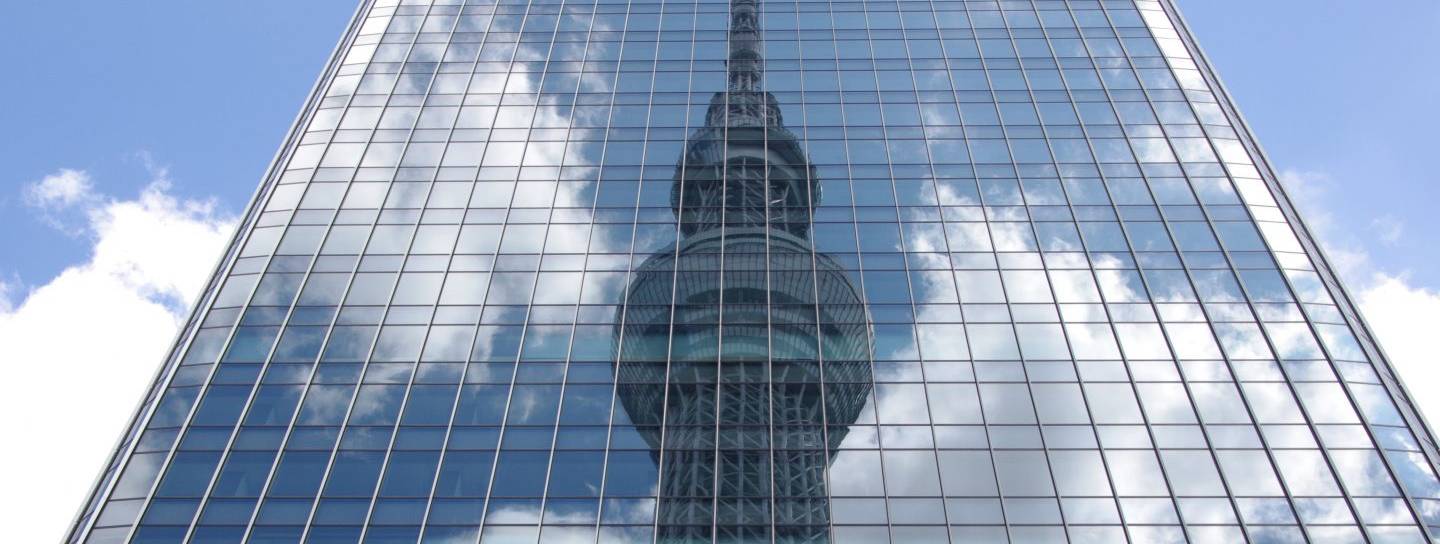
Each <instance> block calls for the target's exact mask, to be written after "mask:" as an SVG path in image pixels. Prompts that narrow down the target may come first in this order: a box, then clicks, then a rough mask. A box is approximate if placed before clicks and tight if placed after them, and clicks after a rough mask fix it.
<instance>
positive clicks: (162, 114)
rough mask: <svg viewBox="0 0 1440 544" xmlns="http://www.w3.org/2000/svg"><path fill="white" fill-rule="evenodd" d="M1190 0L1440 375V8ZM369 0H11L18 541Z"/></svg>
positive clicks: (1379, 296) (134, 394)
mask: <svg viewBox="0 0 1440 544" xmlns="http://www.w3.org/2000/svg"><path fill="white" fill-rule="evenodd" d="M1179 2H1180V3H1181V6H1182V8H1184V9H1185V10H1186V16H1187V18H1188V19H1189V21H1190V23H1191V25H1192V27H1193V29H1194V30H1195V32H1196V33H1197V34H1198V36H1199V38H1200V41H1201V43H1202V44H1204V47H1205V49H1206V51H1207V52H1208V53H1209V55H1210V57H1211V60H1212V61H1213V62H1214V64H1215V65H1216V66H1217V68H1218V70H1219V71H1220V74H1221V75H1222V77H1223V79H1224V80H1225V82H1226V83H1227V84H1228V86H1229V88H1230V90H1231V92H1232V93H1233V94H1234V96H1235V98H1236V99H1237V101H1238V102H1239V106H1240V108H1241V110H1242V111H1243V112H1244V113H1245V114H1246V116H1247V117H1248V118H1249V120H1250V122H1251V124H1252V128H1253V129H1254V130H1255V131H1256V132H1257V133H1258V136H1259V138H1260V141H1261V142H1262V143H1263V144H1264V146H1265V147H1266V149H1267V150H1268V151H1269V152H1270V156H1271V158H1272V159H1273V160H1274V161H1275V167H1276V168H1277V169H1279V170H1280V171H1282V172H1283V173H1284V175H1283V177H1284V178H1285V179H1286V182H1287V184H1289V185H1290V186H1291V188H1292V190H1293V194H1295V195H1297V200H1298V201H1299V202H1298V204H1299V205H1300V207H1301V208H1302V210H1303V211H1305V213H1306V216H1307V219H1308V220H1309V223H1310V225H1311V226H1312V227H1313V228H1314V229H1315V230H1316V231H1317V233H1318V234H1319V237H1320V238H1321V239H1322V241H1323V242H1324V244H1325V246H1326V247H1327V250H1328V251H1329V253H1330V255H1331V257H1332V258H1333V259H1334V260H1335V261H1336V263H1337V265H1338V266H1339V268H1340V269H1341V274H1342V276H1344V277H1345V279H1346V281H1347V283H1349V285H1350V287H1351V291H1352V294H1353V295H1355V299H1356V300H1357V301H1358V302H1359V304H1360V305H1361V307H1362V311H1363V312H1364V313H1365V314H1366V316H1367V317H1368V319H1369V320H1370V322H1371V324H1372V325H1373V326H1374V329H1375V330H1376V332H1377V334H1378V335H1379V336H1380V339H1381V341H1382V342H1383V343H1384V345H1385V348H1386V349H1387V350H1388V351H1389V353H1390V354H1391V356H1392V359H1393V360H1394V361H1395V363H1396V365H1397V366H1398V367H1399V368H1400V371H1401V373H1402V376H1403V377H1404V378H1405V379H1406V380H1407V381H1408V382H1409V383H1410V385H1411V387H1412V389H1413V390H1422V389H1427V388H1428V387H1429V386H1430V385H1431V384H1433V383H1437V381H1440V370H1437V369H1436V366H1437V365H1434V364H1433V363H1434V359H1433V353H1434V351H1435V350H1434V349H1433V347H1431V346H1430V345H1427V344H1426V339H1428V337H1429V336H1431V335H1433V331H1434V323H1436V322H1437V321H1440V270H1437V269H1436V267H1435V266H1434V265H1435V263H1436V259H1437V249H1436V245H1435V244H1434V243H1432V242H1431V240H1432V239H1434V238H1436V235H1437V234H1440V214H1437V213H1434V212H1433V211H1432V210H1433V209H1434V208H1435V207H1436V203H1437V198H1436V197H1437V192H1440V179H1437V178H1440V176H1437V174H1436V173H1435V172H1436V167H1435V164H1434V158H1435V157H1436V156H1440V151H1437V150H1436V147H1437V145H1436V143H1435V142H1436V139H1437V138H1436V137H1435V136H1434V134H1433V133H1432V132H1433V130H1432V129H1433V127H1435V126H1440V104H1437V101H1436V100H1435V96H1436V93H1437V89H1440V71H1437V70H1435V60H1434V59H1436V58H1440V36H1437V35H1436V33H1435V32H1434V31H1433V29H1435V28H1437V27H1440V4H1436V3H1434V2H1433V1H1432V0H1387V1H1385V2H1382V3H1375V2H1355V1H1353V0H1344V1H1342V0H1304V1H1301V0H1261V1H1257V0H1179ZM354 5H355V0H246V1H245V2H196V1H193V0H145V1H143V2H102V1H98V0H77V1H69V2H10V3H8V5H7V6H6V8H5V14H4V16H3V17H0V66H4V67H5V72H4V81H5V82H4V83H3V84H0V102H3V103H4V104H6V106H5V107H4V108H0V127H4V128H5V130H3V131H0V164H4V165H5V166H6V168H5V170H4V172H3V173H0V233H3V234H0V364H4V363H31V364H11V365H9V367H7V372H8V374H7V379H6V381H5V383H6V384H8V385H9V386H10V387H7V388H6V389H5V390H3V391H0V427H3V428H5V429H7V433H9V434H10V435H11V436H14V435H16V434H19V435H21V436H22V438H21V439H19V441H20V442H23V443H27V444H33V445H36V446H35V447H27V448H0V481H4V482H6V485H7V487H8V488H10V489H9V491H10V492H9V493H4V494H0V516H6V517H5V518H0V527H5V529H0V535H4V536H3V537H0V540H5V541H12V542H39V541H54V540H56V539H57V538H58V537H59V535H60V533H61V532H62V531H63V527H64V524H65V523H66V522H67V521H68V519H69V517H70V516H71V515H72V514H73V511H74V508H75V507H76V505H77V502H78V501H79V500H80V497H81V496H83V494H84V492H85V491H86V489H87V488H88V486H89V484H90V481H91V479H92V478H93V476H94V471H95V470H96V469H98V467H99V466H100V465H101V464H102V463H103V461H104V457H105V455H106V453H107V452H106V450H107V449H108V448H109V447H110V446H111V444H112V443H113V440H114V437H115V436H116V434H117V433H118V432H119V429H120V428H121V427H122V426H123V424H124V421H125V418H126V417H127V416H128V415H129V414H130V412H131V410H132V407H133V405H134V403H135V402H136V400H137V399H138V396H139V394H140V391H142V390H143V388H144V387H145V384H146V383H148V381H149V379H150V376H151V373H152V372H153V371H154V368H155V367H156V365H157V364H158V362H159V361H160V359H161V357H163V355H164V352H165V349H166V347H167V346H168V345H169V344H170V342H171V336H172V335H173V330H174V327H175V323H176V321H177V320H178V319H181V318H182V317H183V315H182V314H183V313H184V311H183V308H184V307H185V306H186V304H187V303H188V301H189V300H191V299H192V298H193V296H194V293H195V291H197V290H198V289H199V287H200V285H201V283H202V282H203V281H204V279H205V277H206V275H207V274H208V273H209V270H210V267H211V265H212V264H213V263H214V260H215V259H216V255H218V251H219V250H220V248H221V246H223V243H224V241H225V240H226V239H228V236H229V233H230V229H231V226H232V225H233V221H234V217H235V216H236V215H237V214H238V213H239V212H240V211H241V208H242V207H243V206H244V205H245V203H246V201H247V199H248V198H249V196H250V195H251V193H252V192H253V191H254V189H255V186H256V184H257V183H258V181H259V179H260V176H261V175H262V174H263V172H264V169H265V167H266V165H267V164H268V162H269V160H270V158H271V156H272V155H273V154H274V152H275V149H276V146H278V145H279V144H280V142H281V139H282V138H283V136H284V133H285V130H286V129H287V128H288V127H289V124H290V121H291V120H292V119H293V117H294V115H295V113H296V111H297V109H298V108H299V106H300V104H301V102H302V101H303V99H304V97H305V93H306V92H308V90H309V88H310V86H311V84H312V82H313V81H314V78H315V76H316V74H317V73H318V72H319V70H320V68H321V66H322V64H323V63H324V61H325V59H326V57H327V55H328V54H329V52H330V50H331V48H332V47H333V46H334V44H335V41H336V38H337V37H338V35H339V33H340V32H341V30H342V28H343V27H344V25H345V23H346V21H347V20H348V18H349V17H350V15H351V13H352V10H353V8H354ZM76 335H84V341H80V342H77V341H75V338H76ZM34 363H39V364H34ZM37 384H39V385H37ZM61 384H63V386H61ZM60 391H63V393H59V392H60ZM77 399H79V400H77ZM1421 402H1422V403H1425V402H1431V403H1434V404H1432V405H1431V406H1428V407H1427V408H1428V410H1429V411H1430V412H1431V413H1432V414H1434V416H1433V417H1432V419H1440V396H1433V395H1432V396H1430V397H1428V398H1422V399H1421ZM10 516H14V517H13V518H12V517H10ZM20 520H23V521H20ZM16 531H19V532H20V533H18V534H17V533H16ZM27 531H29V532H27Z"/></svg>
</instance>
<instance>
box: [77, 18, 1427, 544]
mask: <svg viewBox="0 0 1440 544" xmlns="http://www.w3.org/2000/svg"><path fill="white" fill-rule="evenodd" d="M1437 459H1440V456H1437V450H1436V444H1435V439H1434V436H1433V435H1432V434H1431V433H1430V431H1429V430H1428V429H1427V428H1426V427H1425V425H1424V423H1423V422H1422V420H1421V418H1420V416H1419V414H1418V413H1417V412H1416V411H1415V409H1414V407H1413V403H1412V402H1411V399H1410V396H1409V394H1408V393H1407V392H1406V391H1405V390H1404V389H1403V388H1402V387H1401V385H1400V383H1399V381H1398V380H1397V379H1396V377H1395V375H1394V373H1393V371H1392V369H1391V368H1390V366H1389V365H1388V363H1387V362H1386V361H1385V359H1384V357H1383V355H1382V354H1381V353H1380V351H1379V349H1378V347H1377V346H1376V345H1375V342H1374V340H1373V338H1372V336H1371V334H1370V332H1369V331H1368V330H1367V329H1366V326H1365V325H1364V323H1363V322H1362V321H1361V320H1360V318H1359V316H1358V315H1357V314H1356V312H1355V307H1354V304H1353V303H1352V302H1351V300H1350V299H1349V298H1348V297H1347V295H1346V294H1345V293H1344V291H1343V290H1342V289H1341V288H1340V286H1339V284H1338V282H1337V280H1336V278H1335V275H1334V273H1333V271H1332V270H1331V268H1330V267H1329V266H1328V265H1327V264H1326V261H1325V259H1324V257H1323V256H1322V255H1321V254H1320V252H1319V251H1318V249H1317V248H1316V246H1315V243H1314V242H1313V240H1312V238H1311V237H1310V236H1309V235H1308V233H1307V232H1306V230H1305V228H1304V227H1303V225H1301V224H1300V222H1299V220H1298V218H1297V216H1296V214H1295V211H1294V209H1293V208H1292V206H1291V204H1290V203H1289V200H1288V199H1287V197H1286V195H1285V194H1284V192H1283V191H1282V190H1281V187H1280V185H1279V184H1278V182H1277V180H1276V176H1275V173H1274V171H1273V169H1272V168H1271V167H1270V166H1269V165H1268V164H1267V162H1266V160H1265V157H1264V156H1263V154H1261V153H1260V151H1259V148H1258V147H1257V146H1256V144H1255V142H1254V141H1253V138H1252V136H1251V135H1250V133H1249V132H1248V129H1247V128H1246V126H1245V124H1244V121H1243V119H1241V117H1240V116H1239V115H1238V113H1237V112H1236V110H1235V108H1234V105H1233V104H1232V103H1231V102H1230V100H1229V99H1228V97H1227V96H1226V94H1225V92H1224V90H1223V89H1222V88H1221V87H1220V85H1219V83H1218V81H1217V80H1216V78H1215V75H1214V73H1213V72H1212V71H1211V70H1210V69H1209V67H1208V65H1207V64H1206V62H1205V59H1204V57H1203V56H1202V55H1201V54H1200V51H1199V49H1198V48H1197V47H1196V45H1195V43H1194V41H1193V39H1192V38H1191V36H1190V35H1189V33H1188V31H1187V30H1186V28H1185V26H1184V24H1183V21H1182V20H1181V19H1180V15H1179V13H1178V12H1177V10H1176V8H1175V6H1174V5H1173V3H1172V2H1171V1H1170V0H920V1H911V0H899V1H888V2H885V1H863V2H859V1H855V2H852V1H842V0H831V1H818V2H812V1H805V0H801V1H773V0H729V1H726V0H699V1H671V0H659V1H644V0H633V1H628V2H627V1H622V0H573V1H572V0H367V1H365V2H362V5H361V6H360V7H359V9H358V11H357V13H356V16H355V18H354V21H353V23H352V24H351V26H350V27H349V29H348V31H347V32H346V34H345V36H344V37H343V39H342V40H341V42H340V45H339V46H338V47H337V49H336V52H335V54H334V55H333V58H332V60H331V62H330V63H329V65H328V66H327V67H326V69H325V72H324V74H323V75H322V77H321V79H320V81H319V83H318V84H317V86H316V90H315V91H314V93H313V94H312V96H311V97H310V99H309V101H308V102H307V103H306V104H305V106H304V109H303V111H302V113H301V115H300V117H299V118H298V119H297V121H296V124H295V126H294V128H293V129H292V131H291V132H290V135H289V137H288V139H287V140H286V142H285V143H284V144H283V146H282V148H281V151H280V153H279V154H278V155H277V158H276V160H275V162H274V164H273V165H272V167H271V170H270V173H269V175H268V177H267V178H266V179H265V180H264V181H263V183H262V185H261V188H260V190H259V192H258V194H257V196H256V197H255V200H254V202H253V204H252V205H251V206H250V208H249V209H248V212H247V214H246V215H245V217H244V221H243V223H242V226H241V228H240V229H239V232H238V234H237V235H236V237H235V239H234V241H233V242H232V244H231V247H230V249H229V252H228V253H227V255H226V256H225V257H224V259H223V260H222V262H221V263H220V264H219V266H218V268H217V270H216V272H215V274H214V277H213V279H212V280H211V282H210V284H209V285H208V287H207V290H206V292H205V294H204V295H203V296H202V297H201V299H200V302H199V303H198V304H197V306H196V309H195V311H194V313H193V315H192V317H191V318H190V320H189V321H188V322H187V323H186V324H185V326H184V328H183V329H182V332H181V334H180V336H179V337H178V340H177V341H176V345H175V347H174V349H173V351H172V353H171V354H170V356H169V358H168V359H167V360H166V361H165V363H164V364H163V366H162V369H161V370H160V371H159V373H158V375H157V377H156V379H155V382H154V385H153V387H152V388H151V390H150V391H149V392H148V394H147V396H146V397H145V400H144V402H143V403H142V404H141V407H140V408H139V409H138V410H137V412H136V414H135V416H134V419H133V422H132V423H131V426H130V428H129V429H128V430H127V431H126V434H125V435H124V437H123V438H122V439H121V440H120V442H119V444H118V445H117V447H116V450H115V453H114V455H113V457H112V458H111V461H110V464H109V465H108V466H107V467H106V468H105V470H104V472H103V474H102V475H101V476H100V477H99V478H98V479H97V482H96V486H95V489H94V491H93V492H92V495H91V496H90V497H89V499H88V501H87V502H86V503H85V505H84V507H83V508H82V509H81V512H80V513H79V515H78V516H77V518H76V521H75V523H74V526H73V528H72V529H71V536H70V538H69V542H71V543H75V544H81V543H84V544H119V543H127V542H133V543H145V544H159V543H182V542H188V543H195V544H221V543H227V544H229V543H241V542H246V543H255V544H281V543H286V544H291V543H301V542H306V543H323V544H341V543H344V544H358V543H384V544H392V543H407V544H417V543H425V544H460V543H466V544H476V543H480V542H483V543H486V544H490V543H504V544H510V543H527V544H535V543H546V544H552V543H566V544H569V543H588V544H601V543H644V542H658V543H700V542H715V543H751V542H772V543H821V542H835V543H876V542H896V543H912V542H913V543H938V542H953V543H957V544H958V543H987V544H988V543H1000V542H1014V543H1061V542H1074V543H1123V542H1132V543H1137V544H1141V543H1144V544H1149V543H1181V542H1191V543H1207V544H1208V543H1227V544H1228V543H1237V542H1252V543H1267V544H1268V543H1292V542H1293V543H1299V542H1316V543H1350V542H1355V543H1362V542H1372V543H1386V544H1388V543H1411V542H1415V543H1423V542H1430V541H1431V538H1433V537H1432V536H1429V535H1440V481H1437V478H1436V470H1435V467H1436V464H1435V463H1436V461H1437Z"/></svg>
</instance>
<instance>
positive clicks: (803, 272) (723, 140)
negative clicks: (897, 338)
mask: <svg viewBox="0 0 1440 544" xmlns="http://www.w3.org/2000/svg"><path fill="white" fill-rule="evenodd" d="M730 18H731V20H730V32H729V48H730V51H729V60H728V63H727V64H728V80H729V82H728V88H727V90H726V91H724V92H717V93H716V94H715V95H714V97H713V98H712V99H711V102H710V107H709V110H708V111H707V112H706V116H705V125H704V126H703V127H702V128H700V129H699V130H698V131H696V133H695V134H694V135H692V137H691V138H690V141H689V142H688V144H687V146H686V149H685V155H684V156H683V157H682V158H681V159H680V161H679V165H678V166H677V170H676V176H675V181H674V185H673V187H672V189H671V206H672V209H673V211H674V212H675V214H676V217H677V218H678V219H679V221H680V232H681V240H680V241H679V243H678V247H672V248H670V249H666V250H662V251H659V252H656V253H653V254H651V255H650V257H649V258H648V259H646V260H645V262H644V264H642V265H641V266H640V267H639V268H638V269H637V270H636V272H635V275H634V277H633V279H632V280H631V282H630V284H629V289H628V294H627V298H626V301H625V304H624V306H622V307H621V312H622V315H619V316H617V322H618V323H620V324H618V325H617V326H616V328H615V331H614V333H615V337H616V344H615V345H616V349H617V352H618V353H617V361H618V362H617V363H616V364H617V368H616V374H617V377H618V380H619V382H620V384H619V386H618V391H619V393H618V394H619V397H620V400H621V402H622V403H623V405H624V407H625V411H626V412H627V413H628V415H629V418H630V420H631V422H632V423H633V424H635V425H636V428H637V430H638V431H639V433H640V435H641V436H642V437H643V439H644V441H645V443H646V444H647V445H648V446H649V448H650V450H651V452H650V455H651V458H652V459H653V461H654V462H655V463H656V464H658V465H659V467H660V471H659V472H660V481H659V484H658V485H659V493H658V494H659V508H658V511H657V516H658V519H657V520H656V524H657V528H658V533H657V535H656V538H657V540H658V541H660V542H686V541H711V540H712V539H713V540H715V541H726V542H761V541H764V542H770V541H772V540H779V541H786V542H824V541H828V539H829V537H828V534H829V529H828V526H829V525H830V520H831V514H830V511H831V505H830V504H829V501H828V500H827V496H828V495H830V492H829V491H827V486H826V474H825V472H826V467H827V464H829V462H830V460H831V455H832V453H831V452H833V451H834V450H835V449H836V448H837V447H838V445H839V444H840V442H841V441H842V440H843V439H844V438H845V435H846V434H847V428H848V426H849V425H850V424H852V423H854V422H855V420H856V419H857V418H858V417H859V416H860V413H861V411H862V409H863V408H864V406H865V400H866V398H867V396H868V394H869V392H870V388H871V387H870V381H871V371H870V361H869V359H870V354H871V348H870V341H869V340H870V333H869V330H868V327H867V325H866V319H865V309H864V307H863V306H862V305H861V298H860V293H859V291H858V289H857V288H856V286H855V285H853V284H852V283H851V280H850V279H849V278H848V277H847V276H846V273H845V271H844V269H843V268H842V267H841V266H840V265H839V264H838V263H837V262H835V261H834V260H833V259H831V258H830V257H828V256H826V255H825V254H823V253H816V252H815V251H814V249H813V246H812V244H811V241H810V227H811V224H810V214H811V212H812V210H813V206H814V205H815V204H816V203H817V201H818V200H819V196H820V195H819V190H818V189H819V185H818V183H817V180H816V179H815V170H814V168H813V167H811V166H810V164H809V161H808V159H807V158H806V156H805V154H804V151H803V149H802V147H801V144H800V142H799V141H798V140H797V138H796V137H795V135H794V134H792V133H791V132H790V131H789V130H787V129H786V128H785V126H784V122H783V120H782V117H781V111H780V108H779V103H778V102H777V100H776V99H775V97H774V96H772V95H771V94H770V93H768V92H765V91H764V90H762V78H763V76H764V66H763V62H764V61H763V59H762V57H761V55H760V47H761V44H760V30H759V28H758V19H757V13H756V3H755V2H754V1H753V0H736V1H734V2H732V3H731V7H730ZM822 361H823V363H822ZM667 362H668V364H667ZM822 382H823V383H824V384H825V385H824V387H823V388H822ZM915 398H916V399H920V398H923V397H919V396H917V397H915ZM922 402H923V401H922ZM922 411H923V410H922ZM932 471H933V468H932ZM652 474H653V472H652Z"/></svg>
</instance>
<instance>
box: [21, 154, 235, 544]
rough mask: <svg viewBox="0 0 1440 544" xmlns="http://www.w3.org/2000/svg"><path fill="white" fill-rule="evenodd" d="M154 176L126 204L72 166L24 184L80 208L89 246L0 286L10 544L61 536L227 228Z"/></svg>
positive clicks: (225, 220)
mask: <svg viewBox="0 0 1440 544" xmlns="http://www.w3.org/2000/svg"><path fill="white" fill-rule="evenodd" d="M157 174H159V175H161V177H160V179H157V180H156V181H154V182H152V183H151V184H150V186H149V187H147V188H146V189H145V190H144V191H143V192H142V193H141V194H140V195H139V196H138V197H137V198H135V199H133V200H110V199H107V198H105V197H103V196H102V195H95V194H92V193H89V192H86V191H88V187H89V180H90V177H89V176H88V175H87V174H86V173H85V172H83V171H75V170H61V171H60V172H58V173H56V174H55V175H52V176H49V177H47V178H45V181H41V182H40V183H39V184H37V185H33V186H31V188H28V189H27V192H33V193H34V194H36V195H39V197H40V198H42V202H46V203H50V205H52V206H54V205H64V206H74V205H78V207H79V208H83V209H80V210H77V211H79V212H82V213H83V217H84V218H85V223H86V226H85V227H84V233H85V234H87V235H88V236H90V237H91V239H92V240H93V242H94V246H93V248H92V252H91V255H90V259H89V261H88V262H85V263H83V264H78V265H75V266H71V267H69V268H66V269H65V270H64V271H62V272H61V273H60V274H59V275H57V276H56V277H54V278H51V279H50V280H49V281H47V282H45V283H44V284H43V285H38V286H35V287H33V288H31V289H29V290H28V292H18V291H19V288H18V287H17V286H16V285H14V284H13V283H3V284H0V365H4V367H5V368H6V371H7V375H6V376H5V381H4V383H6V384H9V385H10V387H8V388H7V391H6V392H5V394H3V395H0V428H4V429H6V434H7V435H8V436H12V437H21V438H19V439H17V440H14V441H11V442H9V443H7V446H8V447H6V448H4V449H3V450H0V451H3V453H0V455H3V457H4V458H3V459H0V481H3V482H5V487H6V492H5V493H4V494H3V498H0V510H3V511H5V512H6V514H7V516H9V519H13V520H24V522H23V523H12V524H8V525H9V527H8V528H7V532H9V536H8V537H7V538H6V539H5V540H7V541H11V542H45V541H52V542H53V541H55V540H58V539H59V538H60V537H61V534H62V533H63V532H64V530H65V528H66V526H67V524H68V523H69V521H70V518H71V516H73V515H74V512H75V509H77V508H78V507H79V502H80V501H81V500H83V499H84V497H85V495H86V493H87V492H88V490H89V486H90V484H91V482H92V481H93V478H94V477H95V475H96V473H97V471H98V470H99V469H100V468H101V466H102V464H103V463H104V462H105V459H106V457H107V455H108V454H109V453H110V449H111V447H112V446H113V445H114V441H115V439H116V438H117V437H118V435H119V433H120V432H121V429H122V428H123V427H124V426H125V424H126V422H127V421H128V418H129V417H130V415H131V412H132V407H133V406H134V405H135V403H136V402H138V400H139V399H140V396H141V395H142V392H143V391H144V390H145V388H146V387H147V386H148V383H149V380H150V379H151V377H152V376H153V374H154V372H155V370H156V368H158V366H159V364H160V362H161V359H162V358H163V357H164V356H165V353H166V349H167V348H168V347H169V346H170V343H171V341H172V339H173V336H174V334H175V330H176V327H177V326H178V325H179V322H180V320H181V319H183V318H184V316H183V315H182V314H183V313H184V309H185V308H188V305H189V303H190V302H191V301H192V300H193V299H194V297H195V296H196V294H197V291H199V290H200V288H201V287H202V286H203V284H204V282H205V280H206V279H207V274H208V272H209V270H210V267H211V266H213V265H214V263H215V261H216V260H217V259H218V258H219V255H220V251H221V250H222V249H223V245H224V243H225V241H226V240H227V239H228V236H229V234H230V232H231V231H232V229H233V223H234V220H233V218H230V217H227V216H225V215H224V214H221V213H219V212H218V211H217V210H216V206H215V203H214V202H206V201H194V200H184V199H178V198H175V197H173V196H171V195H169V194H168V193H167V190H168V188H169V186H168V184H167V183H166V181H165V180H164V178H163V172H157ZM50 180H57V181H50ZM14 531H19V534H17V533H15V532H14Z"/></svg>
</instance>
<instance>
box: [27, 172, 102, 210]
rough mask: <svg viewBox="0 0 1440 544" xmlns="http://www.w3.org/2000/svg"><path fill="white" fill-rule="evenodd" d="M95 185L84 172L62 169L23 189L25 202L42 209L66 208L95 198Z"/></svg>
mask: <svg viewBox="0 0 1440 544" xmlns="http://www.w3.org/2000/svg"><path fill="white" fill-rule="evenodd" d="M94 188H95V185H94V184H93V183H91V181H90V174H87V173H85V171H84V170H71V169H69V168H62V169H61V170H60V171H58V172H55V173H54V174H50V175H48V176H45V178H44V179H41V180H40V181H37V182H34V183H31V184H30V185H27V186H26V187H25V202H26V203H28V204H30V205H32V206H37V207H42V208H67V207H70V206H73V205H75V204H78V203H80V202H82V201H86V200H91V199H93V198H95V194H94Z"/></svg>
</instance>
